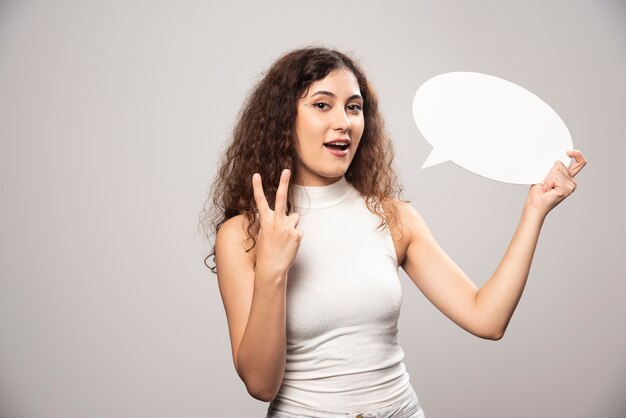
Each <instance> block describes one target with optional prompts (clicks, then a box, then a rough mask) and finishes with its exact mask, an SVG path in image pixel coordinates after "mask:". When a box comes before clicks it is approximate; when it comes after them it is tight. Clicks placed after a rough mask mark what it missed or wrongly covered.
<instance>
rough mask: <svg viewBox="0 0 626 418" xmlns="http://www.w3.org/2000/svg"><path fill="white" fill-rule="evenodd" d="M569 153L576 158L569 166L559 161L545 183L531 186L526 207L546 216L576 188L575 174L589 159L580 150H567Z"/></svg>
mask: <svg viewBox="0 0 626 418" xmlns="http://www.w3.org/2000/svg"><path fill="white" fill-rule="evenodd" d="M567 155H568V156H569V157H571V158H574V161H572V162H571V163H570V164H569V167H565V165H564V164H563V163H562V162H561V161H557V162H556V163H554V166H553V167H552V169H551V170H550V173H548V176H547V177H546V178H545V180H544V181H543V183H538V184H533V185H532V186H531V187H530V191H529V192H528V198H527V199H526V207H528V208H532V209H534V210H537V211H538V212H539V214H541V215H542V216H545V215H547V214H548V212H550V211H551V210H552V209H554V207H555V206H556V205H558V204H559V203H561V202H562V201H563V200H564V199H565V198H566V197H567V196H569V195H570V194H572V193H573V192H574V190H576V180H574V176H575V175H576V174H578V172H579V171H580V170H582V169H583V167H584V166H585V164H587V160H585V157H584V156H583V154H582V152H580V151H579V150H573V151H567Z"/></svg>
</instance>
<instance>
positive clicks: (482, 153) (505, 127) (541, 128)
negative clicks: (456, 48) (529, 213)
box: [413, 72, 573, 184]
mask: <svg viewBox="0 0 626 418" xmlns="http://www.w3.org/2000/svg"><path fill="white" fill-rule="evenodd" d="M413 118H414V119H415V123H416V124H417V128H418V129H419V131H420V132H421V134H422V135H423V136H424V138H425V139H426V140H427V141H428V142H429V143H430V144H431V145H432V146H433V150H432V152H431V153H430V155H429V156H428V158H427V159H426V162H424V165H423V166H422V168H426V167H430V166H433V165H436V164H439V163H442V162H445V161H452V162H453V163H455V164H457V165H459V166H461V167H463V168H465V169H466V170H469V171H471V172H472V173H476V174H479V175H481V176H484V177H487V178H490V179H493V180H498V181H502V182H506V183H514V184H536V183H541V182H542V181H543V180H544V179H545V177H546V176H547V175H548V172H549V171H550V169H551V168H552V166H553V165H554V163H555V162H556V161H557V160H561V161H562V162H563V164H565V166H567V165H568V164H569V161H570V157H568V156H567V154H566V151H567V150H571V149H573V148H572V138H571V136H570V133H569V131H568V129H567V126H565V123H563V121H562V120H561V118H560V117H559V115H557V113H556V112H555V111H554V110H553V109H552V108H551V107H550V106H548V105H547V104H546V103H545V102H544V101H543V100H541V99H540V98H539V97H537V96H535V95H534V94H533V93H531V92H529V91H528V90H526V89H524V88H522V87H520V86H518V85H517V84H514V83H511V82H510V81H507V80H503V79H501V78H498V77H494V76H491V75H487V74H481V73H474V72H451V73H445V74H440V75H438V76H436V77H433V78H431V79H430V80H428V81H426V82H425V83H424V84H422V85H421V86H420V88H419V89H418V90H417V92H416V93H415V97H414V99H413Z"/></svg>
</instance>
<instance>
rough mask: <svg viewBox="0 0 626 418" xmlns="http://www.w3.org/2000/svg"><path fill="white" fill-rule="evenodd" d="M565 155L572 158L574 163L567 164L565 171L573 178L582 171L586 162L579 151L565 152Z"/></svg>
mask: <svg viewBox="0 0 626 418" xmlns="http://www.w3.org/2000/svg"><path fill="white" fill-rule="evenodd" d="M567 155H568V156H569V157H571V158H574V160H575V161H572V162H570V163H569V166H568V167H567V170H568V171H569V173H570V174H571V175H572V177H574V176H575V175H576V174H578V172H579V171H580V170H582V169H583V167H584V166H585V164H587V160H585V157H584V156H583V153H582V152H580V151H579V150H572V151H567Z"/></svg>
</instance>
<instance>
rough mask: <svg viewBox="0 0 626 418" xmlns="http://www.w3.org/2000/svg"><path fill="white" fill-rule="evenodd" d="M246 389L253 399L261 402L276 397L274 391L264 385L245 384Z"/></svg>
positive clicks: (269, 400)
mask: <svg viewBox="0 0 626 418" xmlns="http://www.w3.org/2000/svg"><path fill="white" fill-rule="evenodd" d="M246 390H247V391H248V393H249V394H250V396H252V397H253V398H254V399H257V400H259V401H262V402H271V401H272V400H274V398H275V397H276V391H273V390H269V389H268V388H266V387H263V386H260V385H257V386H254V385H248V384H246Z"/></svg>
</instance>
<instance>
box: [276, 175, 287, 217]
mask: <svg viewBox="0 0 626 418" xmlns="http://www.w3.org/2000/svg"><path fill="white" fill-rule="evenodd" d="M290 176H291V171H290V170H288V169H285V170H283V172H282V173H281V175H280V183H278V190H276V204H275V205H274V210H275V211H276V213H280V214H282V215H285V213H286V208H287V189H288V187H289V177H290Z"/></svg>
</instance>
